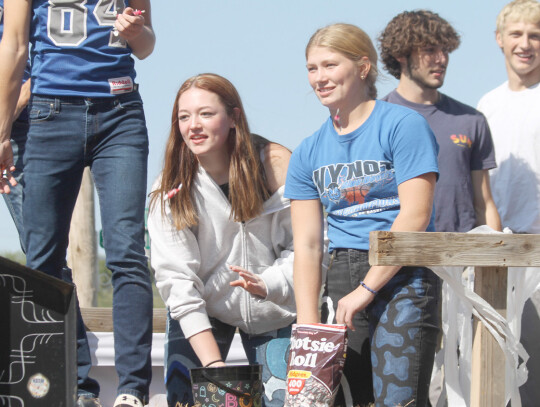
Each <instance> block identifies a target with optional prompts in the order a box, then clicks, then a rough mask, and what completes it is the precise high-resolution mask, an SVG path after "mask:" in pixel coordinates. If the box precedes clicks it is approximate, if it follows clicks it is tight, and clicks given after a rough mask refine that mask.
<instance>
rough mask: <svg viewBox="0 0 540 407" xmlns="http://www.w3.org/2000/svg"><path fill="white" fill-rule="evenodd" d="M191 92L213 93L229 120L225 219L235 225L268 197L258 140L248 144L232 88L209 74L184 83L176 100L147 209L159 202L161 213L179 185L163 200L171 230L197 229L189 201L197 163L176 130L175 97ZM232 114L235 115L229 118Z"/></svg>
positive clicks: (259, 209)
mask: <svg viewBox="0 0 540 407" xmlns="http://www.w3.org/2000/svg"><path fill="white" fill-rule="evenodd" d="M192 87H195V88H198V89H203V90H206V91H208V92H212V93H215V94H216V95H217V96H218V97H219V100H220V102H221V103H222V104H223V106H224V107H225V109H226V111H227V114H228V115H229V117H234V124H235V127H234V128H233V129H231V130H230V132H229V136H228V140H227V142H228V146H229V152H230V156H231V159H230V165H229V197H230V201H231V218H233V219H234V220H235V221H236V222H244V221H247V220H249V219H253V218H255V217H256V216H257V215H259V214H260V213H261V212H262V208H263V203H264V201H265V200H266V199H268V198H269V196H270V193H269V191H268V189H267V187H266V179H265V174H264V168H263V166H262V163H261V161H260V156H259V152H258V151H257V147H260V145H261V142H260V140H259V139H256V140H255V142H254V140H253V138H252V135H251V133H250V131H249V126H248V122H247V118H246V114H245V111H244V107H243V106H242V101H241V99H240V95H239V94H238V91H237V90H236V88H235V87H234V85H233V84H232V83H231V82H230V81H229V80H227V79H226V78H224V77H222V76H219V75H216V74H212V73H204V74H200V75H197V76H193V77H191V78H189V79H187V80H186V81H185V82H184V83H183V84H182V86H181V87H180V89H179V90H178V93H177V94H176V99H175V101H174V105H173V109H172V116H171V131H170V134H169V138H168V140H167V145H166V149H165V159H164V165H163V170H162V172H161V183H160V185H159V187H158V188H157V189H156V190H154V191H152V193H151V200H150V206H151V207H154V205H156V204H157V202H161V211H162V213H164V211H165V200H164V198H165V197H166V196H167V193H168V191H170V190H172V189H173V188H176V187H178V185H182V187H181V188H180V191H179V192H178V193H177V194H176V195H175V196H174V197H172V198H171V199H169V200H168V203H169V206H170V208H171V215H172V218H173V222H174V226H175V227H176V228H177V229H178V230H182V229H184V228H187V227H192V226H195V225H197V223H198V219H199V215H198V214H197V212H196V210H195V205H194V199H193V198H194V181H195V175H196V173H197V169H198V166H199V163H198V161H197V158H196V157H195V155H194V154H193V153H192V152H191V150H190V149H189V147H188V146H187V145H186V143H185V142H184V139H183V138H182V134H181V133H180V129H179V127H178V105H179V99H180V96H182V94H184V93H185V92H186V91H187V90H189V89H191V88H192ZM234 109H237V110H238V112H237V113H238V114H235V111H234ZM203 215H204V214H203Z"/></svg>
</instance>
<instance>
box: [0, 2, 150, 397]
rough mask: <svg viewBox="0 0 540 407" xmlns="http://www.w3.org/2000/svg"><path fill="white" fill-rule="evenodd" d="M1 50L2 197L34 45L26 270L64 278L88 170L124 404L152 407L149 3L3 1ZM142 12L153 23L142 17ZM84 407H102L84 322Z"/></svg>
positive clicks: (81, 365) (25, 216)
mask: <svg viewBox="0 0 540 407" xmlns="http://www.w3.org/2000/svg"><path fill="white" fill-rule="evenodd" d="M4 6H5V17H6V18H5V24H4V37H3V40H2V43H1V45H0V60H2V65H1V67H0V78H1V79H0V81H1V82H0V169H1V170H7V172H6V177H5V178H4V179H3V180H2V181H1V182H2V184H1V185H0V187H2V188H9V186H8V183H9V184H10V185H13V184H14V179H13V174H12V173H11V171H12V170H13V169H14V166H13V157H12V151H11V146H10V144H9V130H10V127H11V122H12V117H13V112H14V109H15V104H16V101H17V96H18V94H19V89H20V83H21V79H22V72H23V68H24V64H25V61H26V57H27V55H28V43H29V42H30V43H31V44H32V47H31V49H32V52H31V65H32V72H31V79H32V97H31V99H30V104H29V123H30V128H29V131H28V140H27V143H26V152H25V168H24V172H25V182H26V183H25V187H24V202H23V222H24V235H25V239H24V242H25V244H26V249H27V265H28V266H29V267H31V268H34V269H37V270H40V271H43V272H45V273H47V274H49V275H52V276H55V277H58V278H61V277H62V276H64V277H66V278H68V279H69V277H67V276H65V273H64V272H63V268H64V267H65V266H66V249H67V245H68V234H69V225H70V220H71V214H72V211H73V208H74V205H75V201H76V199H77V195H78V191H79V187H80V184H81V179H82V174H83V170H84V168H85V167H86V166H89V167H90V169H91V171H92V175H93V178H94V182H95V185H96V189H97V193H98V196H99V202H100V209H101V219H102V226H103V240H104V246H105V252H106V264H107V267H108V268H109V269H110V270H111V271H112V281H113V289H114V290H113V323H114V340H115V359H116V370H117V373H118V378H119V383H118V397H117V399H116V401H115V404H114V406H115V407H132V406H141V405H142V403H143V402H145V403H146V402H147V401H148V392H149V385H150V380H151V359H150V352H151V342H152V288H151V283H150V274H149V271H148V266H147V259H146V256H145V253H144V207H145V195H146V178H147V156H148V134H147V129H146V122H145V117H144V111H143V106H142V101H141V98H140V95H139V93H138V91H137V84H136V83H135V69H134V60H133V58H132V57H131V55H132V54H134V55H135V56H137V57H138V58H139V59H143V58H145V57H147V56H148V55H150V54H151V52H152V51H153V48H154V44H155V36H154V32H153V29H152V26H151V18H150V14H151V12H150V1H149V0H131V1H128V0H70V1H66V0H64V1H56V0H50V1H48V0H33V1H31V0H5V1H4ZM143 11H144V13H143ZM78 315H79V320H78V329H77V344H78V346H77V357H78V394H79V398H78V404H77V405H78V406H82V407H88V406H94V407H95V406H100V403H99V399H98V395H99V385H98V383H97V382H96V381H95V380H93V379H91V378H89V377H88V372H89V370H90V366H91V360H90V353H89V348H88V342H87V338H86V333H85V330H84V325H83V322H82V319H81V317H80V312H79V313H78Z"/></svg>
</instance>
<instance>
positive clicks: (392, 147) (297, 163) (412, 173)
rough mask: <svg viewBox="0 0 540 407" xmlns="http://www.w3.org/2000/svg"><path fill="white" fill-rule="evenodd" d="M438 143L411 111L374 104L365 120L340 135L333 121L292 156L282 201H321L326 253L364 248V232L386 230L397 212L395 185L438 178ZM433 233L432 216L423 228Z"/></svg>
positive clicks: (365, 244)
mask: <svg viewBox="0 0 540 407" xmlns="http://www.w3.org/2000/svg"><path fill="white" fill-rule="evenodd" d="M437 150H438V146H437V142H436V141H435V137H434V135H433V133H432V131H431V129H430V128H429V125H428V124H427V122H426V121H425V119H424V118H423V117H422V116H421V115H419V114H418V113H416V112H414V111H413V110H410V109H407V108H404V107H401V106H396V105H392V104H390V103H386V102H382V101H380V100H377V101H376V104H375V108H374V109H373V112H372V113H371V115H370V116H369V118H368V119H367V120H366V121H365V122H364V124H362V126H360V127H359V128H358V129H356V130H355V131H353V132H352V133H349V134H345V135H339V134H337V132H336V131H335V129H334V126H333V124H332V119H331V118H328V120H327V121H326V122H325V123H324V124H323V125H322V126H321V128H320V129H319V130H318V131H316V132H315V133H314V134H313V135H312V136H310V137H308V138H306V139H305V140H304V141H303V142H302V143H301V144H300V146H299V147H298V148H297V149H296V150H295V151H294V152H293V155H292V157H291V161H290V163H289V170H288V172H287V182H286V185H285V197H287V198H290V199H299V200H307V199H320V200H321V202H322V204H323V206H324V208H325V210H326V212H327V214H328V218H327V220H328V237H329V239H330V246H329V250H330V251H332V250H333V249H335V248H352V249H362V250H368V249H369V232H371V231H374V230H389V229H390V227H391V226H392V223H393V222H394V220H395V218H396V216H397V215H398V213H399V210H400V203H399V196H398V189H397V186H398V185H399V184H401V183H402V182H404V181H407V180H409V179H411V178H414V177H417V176H419V175H422V174H426V173H429V172H435V173H438V166H437ZM428 230H429V231H433V216H432V219H431V221H430V225H429V227H428Z"/></svg>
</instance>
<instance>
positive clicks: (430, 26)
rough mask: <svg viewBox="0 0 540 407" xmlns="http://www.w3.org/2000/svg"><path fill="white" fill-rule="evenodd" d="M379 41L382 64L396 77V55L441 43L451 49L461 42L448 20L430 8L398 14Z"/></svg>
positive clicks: (445, 47) (398, 65) (450, 50)
mask: <svg viewBox="0 0 540 407" xmlns="http://www.w3.org/2000/svg"><path fill="white" fill-rule="evenodd" d="M378 41H379V49H380V52H381V60H382V62H383V64H384V68H385V69H386V70H387V71H388V72H389V73H390V74H391V75H392V76H394V77H395V78H397V79H399V78H400V75H401V65H400V64H399V62H398V60H397V58H401V57H405V58H409V57H410V55H411V53H412V52H413V51H414V50H415V49H418V48H422V47H427V46H441V47H443V49H444V50H445V51H446V52H452V51H454V50H455V49H456V48H457V47H459V44H460V38H459V34H458V33H457V32H456V30H454V28H453V27H452V26H451V25H450V24H449V23H448V21H446V20H445V19H443V18H442V17H440V16H439V15H438V14H437V13H434V12H432V11H429V10H415V11H404V12H403V13H401V14H398V15H397V16H395V17H394V18H393V19H392V21H390V22H389V23H388V25H387V26H386V28H385V29H384V31H383V32H382V33H381V35H379V38H378Z"/></svg>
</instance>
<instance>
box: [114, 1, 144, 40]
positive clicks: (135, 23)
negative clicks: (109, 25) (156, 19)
mask: <svg viewBox="0 0 540 407" xmlns="http://www.w3.org/2000/svg"><path fill="white" fill-rule="evenodd" d="M143 27H144V14H142V13H141V12H138V13H135V10H134V9H132V8H131V7H126V8H125V10H124V12H123V13H119V14H118V15H117V16H116V21H115V22H114V29H115V30H116V31H118V33H119V35H120V36H121V37H122V38H124V39H125V40H127V41H128V42H129V41H131V40H133V39H134V38H136V37H138V36H139V35H140V34H141V33H142V31H143Z"/></svg>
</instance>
